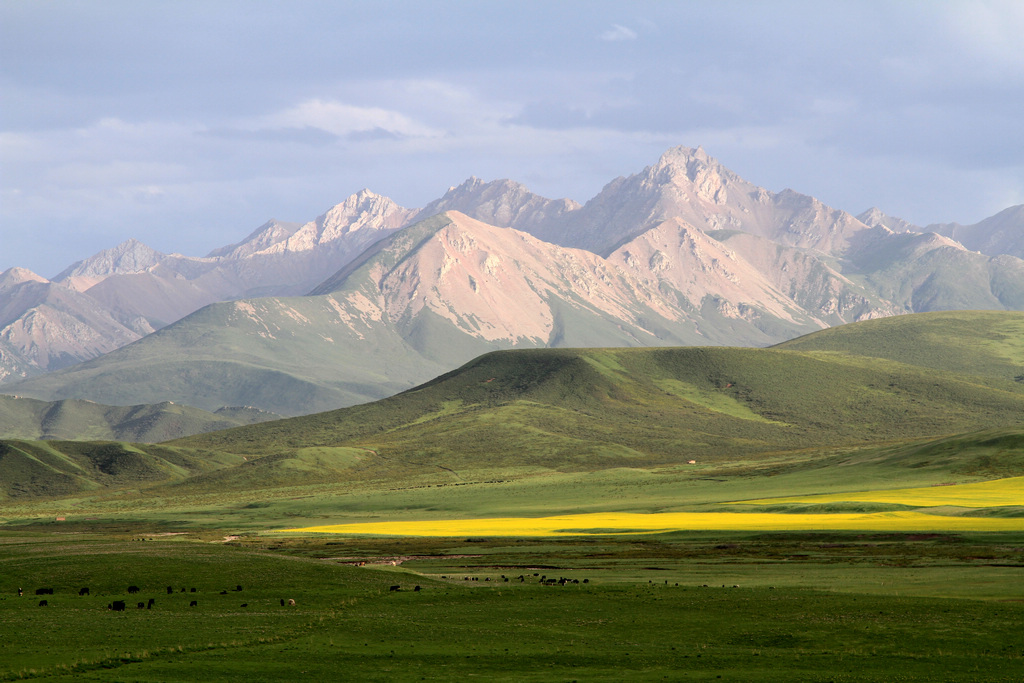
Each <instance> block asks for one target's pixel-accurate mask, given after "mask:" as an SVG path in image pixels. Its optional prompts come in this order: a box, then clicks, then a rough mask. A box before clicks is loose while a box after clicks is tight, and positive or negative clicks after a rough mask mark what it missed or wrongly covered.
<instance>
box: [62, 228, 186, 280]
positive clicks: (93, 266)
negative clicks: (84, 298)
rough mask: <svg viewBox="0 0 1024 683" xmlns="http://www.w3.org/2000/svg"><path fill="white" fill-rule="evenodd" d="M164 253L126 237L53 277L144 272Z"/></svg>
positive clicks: (161, 258)
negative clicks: (122, 240) (113, 245)
mask: <svg viewBox="0 0 1024 683" xmlns="http://www.w3.org/2000/svg"><path fill="white" fill-rule="evenodd" d="M165 257H166V254H163V253H161V252H159V251H157V250H156V249H153V248H152V247H149V246H146V245H145V244H143V243H142V242H140V241H138V240H137V239H134V238H132V239H127V240H125V241H124V242H121V243H120V244H118V245H117V246H116V247H113V248H111V249H104V250H103V251H101V252H99V253H98V254H96V255H95V256H91V257H89V258H87V259H85V260H84V261H79V262H78V263H75V264H74V265H72V266H71V267H69V268H68V269H66V270H65V271H64V272H62V273H61V274H60V275H58V276H57V277H55V278H54V281H55V282H62V281H65V280H69V279H72V278H79V277H85V278H104V277H108V276H110V275H130V274H133V273H144V272H146V271H147V270H148V269H150V268H152V267H153V266H155V265H156V264H158V263H160V261H162V260H163V259H164V258H165Z"/></svg>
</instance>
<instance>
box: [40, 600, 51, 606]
mask: <svg viewBox="0 0 1024 683" xmlns="http://www.w3.org/2000/svg"><path fill="white" fill-rule="evenodd" d="M49 604H50V603H48V602H47V601H46V600H40V601H39V606H40V607H46V606H47V605H49Z"/></svg>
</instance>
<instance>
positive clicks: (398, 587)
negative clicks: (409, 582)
mask: <svg viewBox="0 0 1024 683" xmlns="http://www.w3.org/2000/svg"><path fill="white" fill-rule="evenodd" d="M401 588H402V587H401V586H391V587H390V588H388V590H389V591H397V590H401Z"/></svg>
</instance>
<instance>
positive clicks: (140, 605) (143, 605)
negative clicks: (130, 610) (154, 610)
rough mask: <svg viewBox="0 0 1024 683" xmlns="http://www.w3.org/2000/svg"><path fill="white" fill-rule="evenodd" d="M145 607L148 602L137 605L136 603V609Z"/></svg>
mask: <svg viewBox="0 0 1024 683" xmlns="http://www.w3.org/2000/svg"><path fill="white" fill-rule="evenodd" d="M145 608H146V603H144V602H140V603H138V604H137V605H135V609H145Z"/></svg>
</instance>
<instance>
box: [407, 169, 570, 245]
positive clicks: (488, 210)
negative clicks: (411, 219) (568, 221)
mask: <svg viewBox="0 0 1024 683" xmlns="http://www.w3.org/2000/svg"><path fill="white" fill-rule="evenodd" d="M578 208H580V205H579V204H578V203H576V202H574V201H572V200H570V199H547V198H546V197H542V196H540V195H538V194H535V193H533V192H531V191H530V190H529V189H528V188H527V187H526V186H525V185H523V184H521V183H517V182H515V181H513V180H508V179H501V180H493V181H491V182H489V183H485V182H484V181H482V180H480V179H479V178H477V177H475V176H474V177H471V178H469V179H468V180H466V182H464V183H462V184H461V185H459V186H457V187H453V188H451V189H449V190H448V192H446V193H445V195H444V196H443V197H441V198H440V199H438V200H436V201H433V202H431V203H430V204H427V205H426V206H425V207H423V208H422V209H420V211H419V212H418V213H417V214H416V220H422V219H424V218H429V217H430V216H435V215H437V214H439V213H443V212H445V211H459V212H461V213H463V214H465V215H467V216H469V217H471V218H474V219H476V220H480V221H483V222H485V223H488V224H489V225H496V226H499V227H503V228H515V229H517V230H523V231H525V232H530V233H533V234H536V232H537V231H538V230H539V229H540V227H539V226H542V225H544V226H551V225H554V224H557V223H558V221H559V220H560V219H561V218H562V217H563V216H565V215H566V214H568V213H570V212H572V211H575V210H576V209H578Z"/></svg>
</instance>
